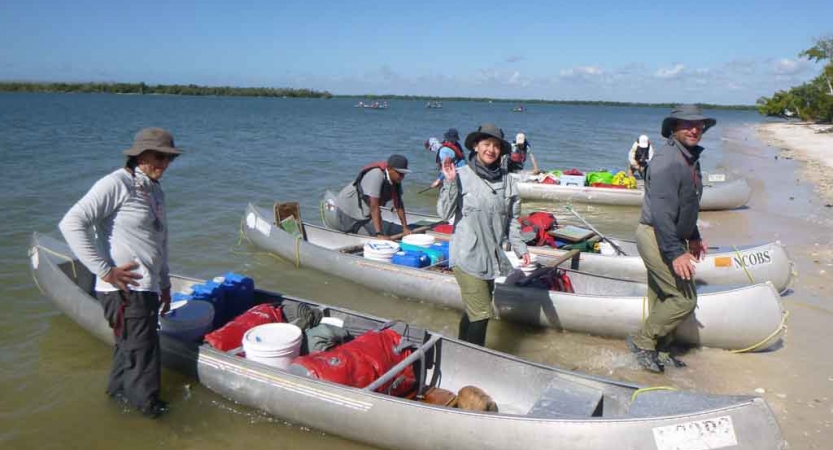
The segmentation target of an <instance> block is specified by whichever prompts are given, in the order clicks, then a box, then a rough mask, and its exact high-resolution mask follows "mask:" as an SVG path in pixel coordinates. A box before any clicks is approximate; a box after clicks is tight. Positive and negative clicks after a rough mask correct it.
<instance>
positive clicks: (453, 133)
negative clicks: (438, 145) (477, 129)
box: [443, 128, 460, 142]
mask: <svg viewBox="0 0 833 450" xmlns="http://www.w3.org/2000/svg"><path fill="white" fill-rule="evenodd" d="M443 139H445V140H446V141H452V142H457V141H459V140H460V133H458V132H457V129H456V128H449V129H448V131H446V132H445V134H443Z"/></svg>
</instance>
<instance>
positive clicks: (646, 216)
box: [627, 105, 717, 372]
mask: <svg viewBox="0 0 833 450" xmlns="http://www.w3.org/2000/svg"><path fill="white" fill-rule="evenodd" d="M716 123H717V121H716V120H715V119H713V118H710V117H706V116H704V115H703V112H702V110H701V109H700V107H699V106H696V105H680V106H677V107H676V108H674V109H673V110H672V111H671V114H670V115H669V116H668V117H666V118H665V120H663V122H662V130H661V134H662V137H664V138H666V139H667V140H666V141H665V145H664V146H663V147H662V149H660V151H659V152H657V155H656V157H655V158H654V159H653V161H651V164H650V165H649V166H648V170H647V172H646V179H645V199H644V200H643V202H642V215H641V217H640V219H639V225H638V226H637V228H636V247H637V250H638V251H639V256H641V257H642V261H643V263H644V264H645V268H646V270H647V272H648V294H647V301H648V307H649V311H650V312H649V313H648V317H646V318H645V320H644V322H643V324H642V328H641V329H640V330H639V331H638V332H637V333H636V334H634V335H631V336H628V337H627V344H628V348H629V349H630V351H631V352H632V353H633V354H634V355H635V357H636V361H637V362H638V363H639V365H641V366H642V367H643V368H645V369H647V370H649V371H651V372H663V371H664V370H665V366H668V365H671V366H675V367H682V366H685V364H684V363H683V362H682V361H680V360H678V359H676V358H675V357H673V356H672V355H671V354H670V353H669V352H668V349H669V344H670V343H671V340H672V339H673V336H674V331H675V330H676V329H677V326H678V325H679V324H680V323H681V322H682V321H683V320H684V319H685V318H686V317H688V315H689V314H691V313H692V312H693V311H694V308H695V307H697V290H696V288H695V285H694V270H695V264H696V263H697V261H698V260H702V258H703V257H704V256H705V255H706V248H707V246H706V244H705V243H704V242H703V239H702V237H701V236H700V230H698V228H697V216H698V213H699V210H700V198H701V197H702V195H703V180H702V175H701V172H700V155H701V154H702V152H703V147H700V146H699V145H698V144H699V143H700V140H701V139H702V137H703V133H705V132H706V130H708V129H709V128H711V127H713V126H714V125H715V124H716Z"/></svg>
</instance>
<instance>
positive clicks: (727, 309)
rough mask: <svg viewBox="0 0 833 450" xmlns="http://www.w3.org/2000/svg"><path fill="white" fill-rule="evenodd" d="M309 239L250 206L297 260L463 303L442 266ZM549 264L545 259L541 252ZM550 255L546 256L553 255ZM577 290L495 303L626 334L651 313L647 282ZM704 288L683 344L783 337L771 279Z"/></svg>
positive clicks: (508, 310) (512, 294) (340, 236)
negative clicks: (391, 259)
mask: <svg viewBox="0 0 833 450" xmlns="http://www.w3.org/2000/svg"><path fill="white" fill-rule="evenodd" d="M304 228H305V230H306V240H303V239H295V238H294V237H293V236H292V235H290V234H288V233H286V232H285V231H283V230H282V229H280V228H278V227H276V226H275V225H274V223H273V220H272V219H271V218H267V216H264V215H263V213H262V212H261V210H260V209H259V208H257V207H255V206H253V205H251V204H250V205H249V206H248V207H247V208H246V212H245V214H244V217H243V233H244V235H245V236H246V237H247V238H248V240H249V241H250V242H251V243H252V244H254V245H256V246H258V247H260V248H262V249H264V250H267V251H269V252H272V253H275V254H277V255H279V256H281V257H283V258H285V259H287V260H289V261H293V262H296V264H298V265H300V266H305V267H310V268H313V269H316V270H319V271H322V272H325V273H329V274H331V275H335V276H337V277H340V278H343V279H346V280H349V281H353V282H355V283H358V284H361V285H363V286H367V287H370V288H373V289H376V290H379V291H383V292H388V293H391V294H394V295H397V296H399V297H403V298H409V299H414V300H421V301H425V302H428V303H434V304H438V305H441V306H446V307H450V308H454V309H458V310H462V309H463V302H462V300H461V298H460V290H459V287H458V286H457V282H456V280H455V279H454V276H453V275H451V274H449V273H447V272H445V271H438V270H436V269H437V268H433V269H432V268H429V269H416V268H412V267H405V266H398V265H394V264H390V263H388V262H381V261H375V260H370V259H366V258H364V257H362V256H361V254H354V253H348V252H344V251H341V250H344V249H355V248H357V247H361V246H362V245H363V244H364V243H366V242H369V241H371V240H372V239H371V238H369V237H368V236H359V235H350V234H345V233H341V232H338V231H332V230H329V229H327V228H323V227H319V226H315V225H312V224H305V225H304ZM539 259H540V260H542V262H544V263H546V262H547V260H548V257H547V256H545V255H542V256H539ZM552 259H553V258H549V260H550V261H551V260H552ZM570 278H571V280H572V282H573V285H574V287H575V291H576V292H575V293H566V292H554V291H546V290H538V289H532V288H520V287H516V286H510V285H502V286H500V287H498V288H496V293H495V300H494V307H495V311H496V313H497V315H498V317H499V318H500V319H504V320H511V321H515V322H521V323H526V324H532V325H536V326H546V327H555V328H559V329H564V330H570V331H577V332H583V333H589V334H595V335H601V336H611V337H617V338H624V337H625V336H626V335H627V334H629V333H633V332H635V331H637V330H638V329H639V328H640V325H641V323H642V320H643V317H644V315H645V314H646V312H647V311H646V302H645V297H644V296H645V293H646V292H647V286H646V285H645V284H643V283H638V282H634V281H628V280H622V279H617V278H612V277H604V276H599V275H593V274H589V273H583V272H575V271H570ZM722 289H723V290H716V289H715V288H714V287H710V288H708V289H705V288H704V289H702V290H701V294H700V295H699V297H698V307H697V310H696V311H695V312H694V314H692V315H691V316H690V317H689V318H687V319H686V320H685V321H684V323H683V324H682V325H681V326H680V327H679V328H678V329H677V333H676V338H677V339H678V340H679V341H681V342H686V343H689V344H693V345H703V346H707V347H718V348H726V349H746V348H748V347H753V348H754V349H755V350H762V349H765V348H767V347H769V346H770V345H772V344H774V343H775V342H777V341H778V340H779V339H780V336H781V332H782V331H783V325H784V324H783V320H782V319H783V317H784V310H783V308H782V306H781V298H780V296H779V295H778V292H777V291H776V290H775V288H774V287H773V285H772V283H770V282H764V283H756V284H751V285H748V286H742V287H737V288H730V287H722Z"/></svg>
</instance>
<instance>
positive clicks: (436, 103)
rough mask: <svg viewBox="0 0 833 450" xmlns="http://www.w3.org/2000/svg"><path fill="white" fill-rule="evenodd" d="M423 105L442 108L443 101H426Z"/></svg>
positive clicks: (430, 107)
mask: <svg viewBox="0 0 833 450" xmlns="http://www.w3.org/2000/svg"><path fill="white" fill-rule="evenodd" d="M425 107H426V108H428V109H442V108H443V102H428V103H426V104H425Z"/></svg>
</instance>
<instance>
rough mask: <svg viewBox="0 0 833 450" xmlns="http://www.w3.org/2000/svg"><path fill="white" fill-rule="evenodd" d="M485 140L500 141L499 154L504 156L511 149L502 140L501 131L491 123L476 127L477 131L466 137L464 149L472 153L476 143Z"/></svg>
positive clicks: (508, 144) (506, 142)
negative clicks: (494, 139) (493, 139)
mask: <svg viewBox="0 0 833 450" xmlns="http://www.w3.org/2000/svg"><path fill="white" fill-rule="evenodd" d="M487 138H496V139H498V140H499V141H500V154H501V155H505V154H507V153H509V151H510V150H511V149H512V145H511V144H510V143H509V142H508V141H507V140H506V139H504V134H503V130H501V129H500V128H498V127H497V125H495V124H493V123H484V124H483V125H480V126H479V127H477V130H475V131H472V132H471V133H469V135H468V136H466V148H467V149H469V150H471V151H474V146H475V145H477V143H478V142H480V141H482V140H483V139H487Z"/></svg>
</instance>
